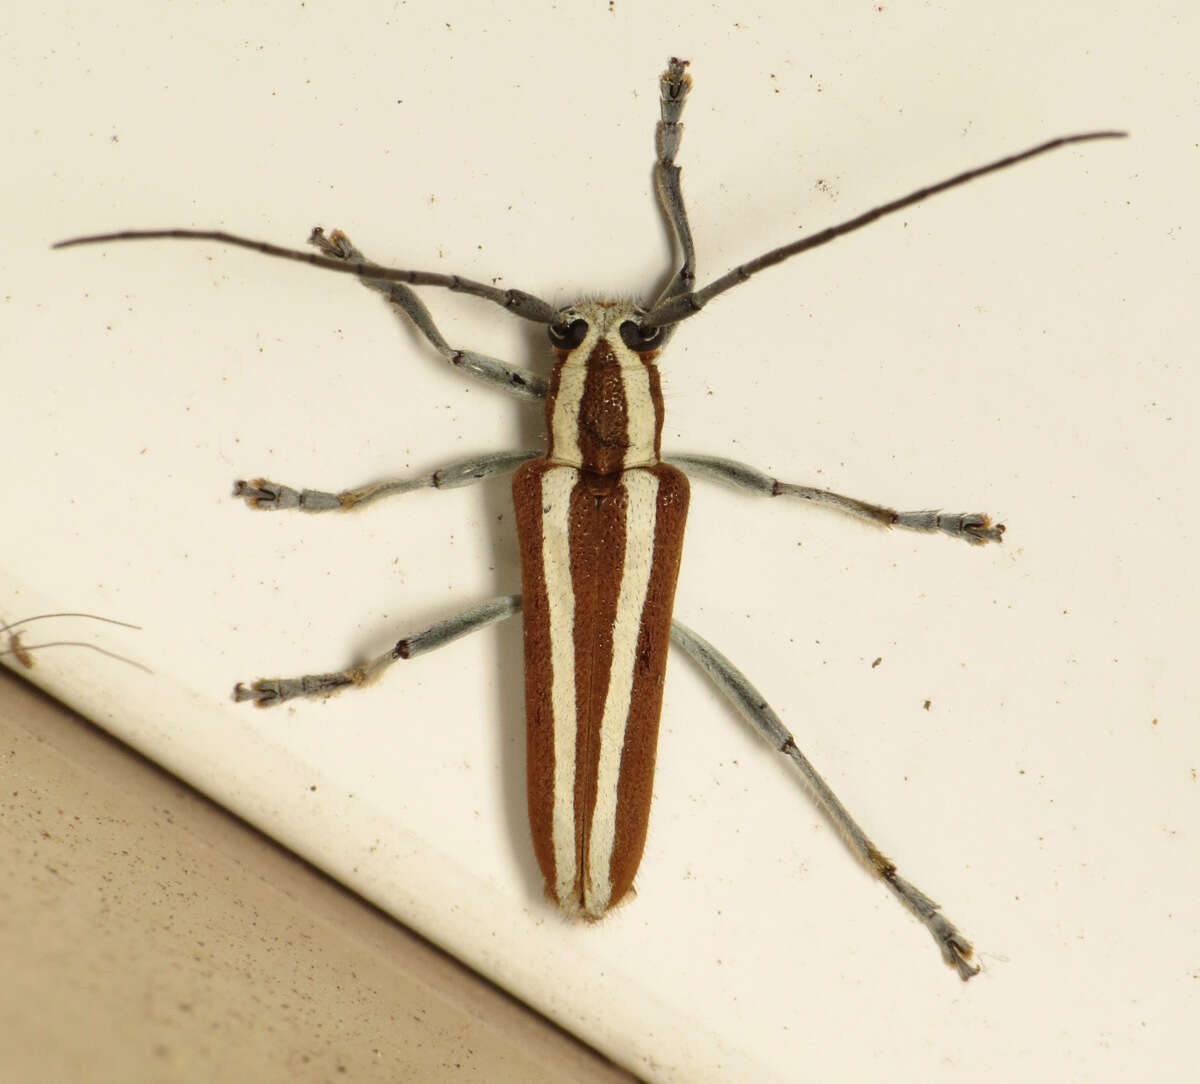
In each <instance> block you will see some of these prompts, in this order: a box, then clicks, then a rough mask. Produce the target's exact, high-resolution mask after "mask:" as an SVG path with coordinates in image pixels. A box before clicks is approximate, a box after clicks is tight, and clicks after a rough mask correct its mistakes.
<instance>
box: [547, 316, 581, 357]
mask: <svg viewBox="0 0 1200 1084" xmlns="http://www.w3.org/2000/svg"><path fill="white" fill-rule="evenodd" d="M587 329H588V326H587V321H586V320H572V321H571V322H570V323H569V324H550V325H549V326H548V327H547V329H546V331H547V333H548V334H549V336H550V345H551V346H553V347H555V348H556V349H558V350H574V349H575V347H577V346H578V345H579V344H580V343H581V342H583V337H584V336H585V335H586V334H587Z"/></svg>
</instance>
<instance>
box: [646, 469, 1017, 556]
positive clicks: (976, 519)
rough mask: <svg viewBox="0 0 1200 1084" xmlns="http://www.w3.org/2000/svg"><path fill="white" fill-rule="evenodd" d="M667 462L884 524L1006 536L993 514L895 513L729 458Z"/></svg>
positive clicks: (979, 540) (978, 537)
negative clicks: (991, 515)
mask: <svg viewBox="0 0 1200 1084" xmlns="http://www.w3.org/2000/svg"><path fill="white" fill-rule="evenodd" d="M667 462H668V463H670V464H671V465H672V466H675V467H678V468H679V469H680V470H681V471H683V472H684V473H685V474H688V475H691V476H692V477H693V478H705V479H707V480H708V481H710V482H720V483H721V484H722V485H727V486H731V487H732V488H734V489H743V490H747V491H748V492H750V493H757V494H758V495H759V496H762V497H796V498H799V499H800V500H802V501H810V502H812V503H813V504H819V505H823V506H824V507H826V508H832V509H834V510H835V511H838V512H844V513H845V514H846V515H850V516H855V517H856V518H858V519H862V520H866V521H867V522H868V523H876V524H879V525H880V526H882V527H902V528H904V529H905V530H909V531H923V532H926V533H933V532H937V531H940V532H941V533H942V534H947V535H949V536H950V537H951V538H961V539H962V540H963V541H964V542H970V543H971V544H972V545H982V544H983V543H984V542H999V541H1000V540H1001V538H1002V537H1003V535H1004V524H1003V523H997V524H995V526H993V525H992V521H991V518H990V517H989V516H986V515H984V514H983V513H981V512H940V511H937V510H936V509H926V510H925V511H921V512H896V511H894V510H893V509H891V508H885V507H883V506H882V505H878V504H869V503H867V502H866V501H860V500H858V499H856V498H854V497H843V496H842V495H841V494H840V493H830V492H829V490H827V489H815V488H814V487H812V486H801V485H796V484H794V483H792V482H781V481H780V480H779V479H778V478H773V477H772V476H771V475H769V474H767V473H765V472H764V471H761V470H759V469H758V468H757V467H751V466H750V465H749V464H747V463H738V462H737V461H736V460H733V459H721V458H720V457H718V456H715V455H673V456H669V457H668V458H667Z"/></svg>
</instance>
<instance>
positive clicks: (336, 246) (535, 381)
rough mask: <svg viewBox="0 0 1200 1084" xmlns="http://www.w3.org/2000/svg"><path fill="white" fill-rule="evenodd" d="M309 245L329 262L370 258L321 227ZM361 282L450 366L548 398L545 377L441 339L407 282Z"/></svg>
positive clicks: (528, 394)
mask: <svg viewBox="0 0 1200 1084" xmlns="http://www.w3.org/2000/svg"><path fill="white" fill-rule="evenodd" d="M308 243H309V244H310V245H315V246H316V247H317V248H319V249H320V250H321V252H322V253H323V254H324V255H326V256H328V257H329V258H330V259H334V260H343V261H345V262H347V263H359V262H364V261H366V259H367V258H366V257H365V256H364V255H363V254H362V252H360V251H359V250H358V249H357V248H355V247H354V244H353V242H352V241H351V240H350V238H349V237H347V236H346V235H345V234H344V233H342V231H341V230H334V231H333V233H331V234H330V235H329V236H328V237H326V236H325V232H324V231H323V230H322V229H321V228H320V227H319V226H318V227H317V228H316V229H315V230H313V231H312V233H311V234H310V235H309V238H308ZM359 281H360V282H361V283H362V284H363V285H364V286H366V287H368V288H369V289H372V290H378V291H379V292H380V293H381V294H383V296H384V297H386V298H387V299H388V301H389V302H390V303H391V304H392V305H393V306H394V307H395V309H396V310H397V311H398V312H399V313H401V314H402V315H403V316H404V317H405V318H406V319H408V320H410V321H411V322H412V323H413V324H414V325H415V326H416V328H417V330H418V331H420V332H421V334H422V335H424V336H425V338H426V339H428V340H429V341H430V342H431V343H432V344H433V347H434V349H435V350H437V352H438V353H439V354H441V355H442V357H444V358H445V359H446V360H447V361H448V362H450V364H451V365H453V366H455V367H456V368H459V369H462V371H463V372H465V373H467V374H468V375H470V376H473V377H475V378H476V379H477V380H482V381H484V382H485V383H488V384H492V385H494V386H495V387H498V388H503V389H504V390H505V391H507V392H511V393H512V394H513V395H519V396H521V398H523V399H544V398H546V387H547V383H546V378H545V377H543V376H539V375H538V374H537V373H535V372H534V371H533V370H532V369H521V368H518V367H517V366H515V365H508V364H506V363H505V362H503V361H498V360H497V359H496V358H490V357H488V356H487V355H486V354H477V353H475V352H474V351H473V350H456V349H455V348H454V347H452V346H450V345H449V344H448V343H447V342H446V340H445V339H443V338H442V334H441V332H440V331H438V329H437V325H436V324H435V323H434V322H433V317H432V316H431V315H430V314H429V310H428V309H427V308H426V307H425V303H424V302H423V301H422V300H421V299H420V298H419V297H417V295H416V294H415V293H413V291H412V289H410V288H409V287H408V286H405V285H404V283H402V282H387V281H385V280H382V279H368V278H364V279H360V280H359Z"/></svg>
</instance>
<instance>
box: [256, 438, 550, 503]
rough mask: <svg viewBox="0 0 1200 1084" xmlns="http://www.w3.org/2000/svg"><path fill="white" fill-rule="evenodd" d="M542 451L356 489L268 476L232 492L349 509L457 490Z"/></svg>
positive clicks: (481, 459)
mask: <svg viewBox="0 0 1200 1084" xmlns="http://www.w3.org/2000/svg"><path fill="white" fill-rule="evenodd" d="M540 454H541V453H540V452H532V451H530V452H493V453H492V454H491V455H481V456H474V457H473V458H471V459H463V460H460V461H459V462H457V463H451V464H449V465H448V466H445V467H440V468H439V469H438V470H435V471H433V473H431V474H419V475H417V476H416V477H415V478H389V479H387V480H385V481H382V482H370V483H368V484H367V485H365V486H359V487H358V488H357V489H345V490H342V492H341V493H327V492H326V491H325V490H322V489H293V488H292V487H291V486H285V485H280V484H279V483H278V482H268V481H267V480H266V479H265V478H255V479H253V480H252V481H249V482H242V481H238V482H235V483H234V486H233V495H234V496H235V497H241V498H242V500H244V501H245V502H246V503H247V504H248V505H249V506H250V507H251V508H258V509H261V510H264V511H278V510H282V509H285V508H299V509H300V510H301V511H303V512H348V511H349V510H350V509H351V508H357V507H359V506H360V505H363V504H368V503H370V502H371V501H377V500H380V499H382V498H383V497H395V496H398V495H399V494H401V493H411V492H412V491H413V490H414V489H458V488H460V487H462V486H469V485H474V484H475V483H476V482H482V481H484V480H485V479H487V478H492V477H494V476H495V475H497V474H508V473H509V472H511V471H514V470H516V469H517V467H519V466H520V465H521V464H522V463H524V462H525V460H527V459H532V458H533V457H534V456H537V455H540Z"/></svg>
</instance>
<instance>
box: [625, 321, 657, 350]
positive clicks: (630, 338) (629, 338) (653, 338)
mask: <svg viewBox="0 0 1200 1084" xmlns="http://www.w3.org/2000/svg"><path fill="white" fill-rule="evenodd" d="M621 342H623V343H624V344H625V345H626V346H628V347H629V349H630V350H633V351H635V352H636V353H639V354H640V353H644V352H645V351H647V350H656V349H657V348H658V346H659V344H660V343H661V342H662V328H661V327H642V325H641V324H639V323H637V321H635V320H626V321H625V323H623V324H622V325H621Z"/></svg>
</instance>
